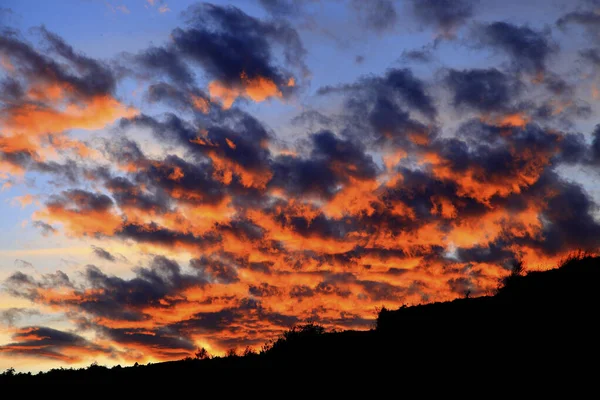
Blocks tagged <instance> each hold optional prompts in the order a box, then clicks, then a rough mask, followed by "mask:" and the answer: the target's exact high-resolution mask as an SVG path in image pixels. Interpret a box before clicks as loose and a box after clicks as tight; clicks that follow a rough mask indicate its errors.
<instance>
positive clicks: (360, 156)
mask: <svg viewBox="0 0 600 400" xmlns="http://www.w3.org/2000/svg"><path fill="white" fill-rule="evenodd" d="M599 43H600V0H597V1H596V0H579V1H573V0H504V1H496V0H369V1H366V0H365V1H361V0H330V1H328V0H256V1H252V0H238V1H215V2H214V3H198V2H195V1H187V0H177V1H175V0H170V1H169V0H165V1H160V0H105V1H104V0H62V1H52V2H50V1H48V2H46V1H37V0H3V1H2V2H1V7H0V205H1V206H0V372H1V371H3V370H4V369H6V368H9V367H14V368H15V369H17V370H18V371H39V370H47V369H50V368H55V367H79V366H85V365H89V364H90V363H92V362H98V363H99V364H103V365H116V364H121V365H130V364H133V363H135V362H139V363H147V362H158V361H164V360H173V359H181V358H184V357H187V356H190V355H193V353H194V351H195V350H196V349H197V348H199V347H205V348H206V349H207V350H208V351H209V352H210V353H211V354H216V355H219V354H223V353H224V352H225V351H226V350H227V349H230V348H237V349H240V350H241V349H244V348H245V347H246V346H250V347H253V348H256V349H260V347H261V346H262V344H263V343H265V342H267V341H268V340H270V339H273V338H275V337H276V336H277V335H278V334H280V333H281V332H282V331H284V330H286V329H288V328H289V327H291V326H293V325H294V324H298V323H304V322H308V321H313V322H316V323H319V324H322V325H323V326H325V327H326V328H328V329H338V330H343V329H370V328H372V327H373V324H374V319H375V318H376V316H377V310H378V309H379V308H380V307H382V306H385V307H387V308H398V307H400V306H402V305H405V304H406V305H413V304H419V303H425V302H434V301H445V300H451V299H454V298H458V297H464V296H466V295H467V293H468V294H469V295H470V296H482V295H488V294H493V293H494V290H495V289H496V288H497V287H498V284H499V282H500V281H501V279H502V278H503V277H504V276H506V275H507V274H508V273H509V272H510V268H511V266H512V265H513V264H514V263H515V262H516V261H522V262H523V263H524V265H525V267H526V269H528V270H541V269H548V268H552V267H554V266H555V265H556V263H557V262H558V261H559V260H560V259H562V258H564V257H566V256H567V255H568V254H569V253H572V252H574V251H590V252H596V250H597V248H598V246H599V245H600V218H599V215H598V207H597V204H599V203H600V186H599V185H597V180H598V176H599V172H600V125H598V126H597V125H596V124H597V123H599V122H600V121H599V120H598V118H596V115H598V111H599V106H598V100H599V97H600V44H599Z"/></svg>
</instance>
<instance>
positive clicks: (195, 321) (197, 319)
mask: <svg viewBox="0 0 600 400" xmlns="http://www.w3.org/2000/svg"><path fill="white" fill-rule="evenodd" d="M251 315H252V316H253V317H254V319H257V320H259V321H263V322H267V323H270V324H272V325H274V326H275V327H278V328H279V329H281V328H289V327H290V326H292V325H294V324H295V323H297V322H298V321H299V320H298V318H297V317H295V316H291V315H284V314H280V313H277V312H273V311H270V310H268V309H266V308H265V307H263V306H262V304H261V302H260V301H258V300H254V299H249V298H243V299H240V300H239V302H238V304H237V305H236V306H235V307H228V308H224V309H222V310H220V311H216V312H201V313H197V314H195V315H194V316H193V317H192V318H190V319H188V320H185V321H180V322H178V323H176V324H173V325H171V327H172V328H174V329H176V330H178V331H183V332H186V331H187V332H189V331H192V332H194V331H195V332H202V333H206V332H214V333H219V332H222V333H223V334H224V333H226V332H228V331H229V330H230V329H233V330H237V329H236V328H235V327H232V324H233V323H234V321H244V320H246V319H247V318H248V317H249V316H251ZM223 336H225V335H223ZM217 340H219V339H217Z"/></svg>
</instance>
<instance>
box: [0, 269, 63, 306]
mask: <svg viewBox="0 0 600 400" xmlns="http://www.w3.org/2000/svg"><path fill="white" fill-rule="evenodd" d="M4 286H5V288H6V289H7V290H8V292H9V293H11V294H12V295H14V296H17V297H23V298H26V299H29V300H32V301H33V300H37V299H40V298H41V294H40V290H43V289H57V288H73V287H74V286H73V283H72V282H71V280H70V279H69V276H68V275H67V274H65V273H64V272H62V271H60V270H59V271H56V272H54V273H49V274H44V275H43V276H42V277H41V278H40V279H35V278H34V277H32V276H31V275H28V274H24V273H22V272H19V271H17V272H15V273H13V274H12V275H10V276H9V277H8V278H6V280H5V281H4Z"/></svg>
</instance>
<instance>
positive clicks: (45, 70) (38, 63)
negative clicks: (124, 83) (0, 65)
mask: <svg viewBox="0 0 600 400" xmlns="http://www.w3.org/2000/svg"><path fill="white" fill-rule="evenodd" d="M39 32H40V33H41V35H42V38H43V39H44V41H45V43H47V45H48V47H49V53H50V54H56V55H58V56H60V57H62V58H63V59H64V60H65V61H67V63H66V64H62V63H58V62H56V61H55V60H53V59H51V58H50V57H48V55H47V54H41V53H40V52H38V51H37V50H35V49H34V48H33V47H31V46H30V45H29V44H27V43H25V42H24V41H21V40H19V39H18V38H17V37H16V36H11V35H0V51H1V52H3V53H5V54H8V55H10V58H11V60H12V62H13V64H15V67H17V68H19V73H20V74H23V75H24V76H25V77H27V78H31V79H38V80H40V79H41V80H45V81H47V82H58V83H61V84H66V85H69V87H71V88H73V89H74V94H76V95H81V96H94V95H102V94H108V93H112V92H113V91H114V89H115V86H116V79H115V77H114V76H113V74H112V71H111V70H110V68H109V67H108V66H106V65H104V64H102V63H101V62H99V61H97V60H94V59H91V58H88V57H86V56H83V55H81V54H78V53H76V52H75V51H74V50H73V48H72V47H71V46H69V45H67V44H66V43H65V42H64V41H63V40H62V39H61V38H60V37H59V36H57V35H56V34H54V33H51V32H49V31H47V30H46V29H45V28H43V27H42V28H39ZM71 66H72V67H73V68H71ZM73 71H77V73H78V74H77V75H75V74H73V73H72V72H73Z"/></svg>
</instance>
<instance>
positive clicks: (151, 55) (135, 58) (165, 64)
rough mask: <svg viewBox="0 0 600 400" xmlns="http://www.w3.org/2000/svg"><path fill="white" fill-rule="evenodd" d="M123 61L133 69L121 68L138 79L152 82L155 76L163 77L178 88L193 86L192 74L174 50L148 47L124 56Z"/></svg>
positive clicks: (193, 76)
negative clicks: (128, 63) (127, 62)
mask: <svg viewBox="0 0 600 400" xmlns="http://www.w3.org/2000/svg"><path fill="white" fill-rule="evenodd" d="M125 59H126V60H128V61H129V62H130V63H133V64H134V67H133V68H130V67H129V66H127V65H126V66H123V67H122V68H124V69H126V70H128V72H129V73H131V74H133V75H135V76H138V77H140V78H143V79H147V80H153V79H155V77H156V75H165V76H167V77H168V78H169V79H170V80H171V81H172V82H173V83H175V84H177V85H179V86H192V85H193V84H194V81H195V75H194V73H193V72H192V70H191V68H190V67H189V66H188V65H187V64H186V62H185V61H184V60H183V59H182V58H181V55H180V54H179V53H178V52H177V51H176V50H175V49H174V48H171V47H149V48H148V49H146V50H144V51H142V52H140V53H138V54H136V55H129V54H128V55H125ZM135 67H137V68H135Z"/></svg>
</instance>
